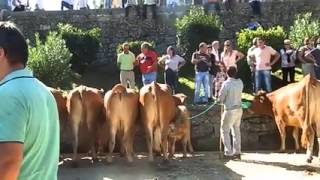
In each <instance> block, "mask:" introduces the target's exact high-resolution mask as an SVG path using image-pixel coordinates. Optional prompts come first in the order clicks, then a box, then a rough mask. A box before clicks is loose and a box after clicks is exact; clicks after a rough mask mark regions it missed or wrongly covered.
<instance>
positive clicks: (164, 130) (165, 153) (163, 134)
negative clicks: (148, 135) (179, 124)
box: [161, 125, 169, 161]
mask: <svg viewBox="0 0 320 180" xmlns="http://www.w3.org/2000/svg"><path fill="white" fill-rule="evenodd" d="M164 127H167V128H162V130H161V149H162V153H163V156H164V160H165V161H167V160H168V159H169V158H168V127H169V125H168V126H164Z"/></svg>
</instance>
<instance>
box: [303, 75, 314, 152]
mask: <svg viewBox="0 0 320 180" xmlns="http://www.w3.org/2000/svg"><path fill="white" fill-rule="evenodd" d="M309 78H311V77H309ZM306 83H307V84H306V86H305V96H304V104H305V116H304V117H305V119H304V124H303V127H302V135H301V145H302V147H304V148H307V145H308V143H310V142H309V136H310V131H312V127H311V122H310V121H311V120H310V107H309V106H310V93H311V92H310V83H311V82H310V80H309V81H307V82H306Z"/></svg>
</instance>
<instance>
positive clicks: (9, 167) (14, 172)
mask: <svg viewBox="0 0 320 180" xmlns="http://www.w3.org/2000/svg"><path fill="white" fill-rule="evenodd" d="M22 160H23V144H22V143H18V142H8V143H7V142H4V143H0V176H1V180H16V179H18V176H19V171H20V166H21V163H22Z"/></svg>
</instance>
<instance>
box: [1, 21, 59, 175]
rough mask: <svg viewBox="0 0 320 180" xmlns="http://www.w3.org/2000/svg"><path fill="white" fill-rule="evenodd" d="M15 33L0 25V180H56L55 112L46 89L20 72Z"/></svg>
mask: <svg viewBox="0 0 320 180" xmlns="http://www.w3.org/2000/svg"><path fill="white" fill-rule="evenodd" d="M27 61H28V46H27V43H26V41H25V38H24V37H23V35H22V33H21V32H20V30H19V29H17V28H16V27H15V25H14V24H12V23H10V22H0V179H1V180H15V179H19V180H56V179H57V171H58V160H59V121H58V110H57V105H56V103H55V99H54V97H53V95H52V94H51V93H50V92H49V91H48V90H47V89H46V86H45V85H44V84H43V83H41V82H40V81H39V80H37V79H36V78H34V77H33V76H32V73H31V72H30V71H28V70H26V69H25V66H26V63H27Z"/></svg>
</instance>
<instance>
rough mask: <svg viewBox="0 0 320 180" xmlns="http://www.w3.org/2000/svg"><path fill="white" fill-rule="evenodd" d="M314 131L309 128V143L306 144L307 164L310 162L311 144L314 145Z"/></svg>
mask: <svg viewBox="0 0 320 180" xmlns="http://www.w3.org/2000/svg"><path fill="white" fill-rule="evenodd" d="M314 133H315V132H314V130H313V128H311V130H310V136H309V140H308V141H309V143H308V144H307V153H306V155H307V163H311V162H312V159H313V157H312V155H313V144H314V135H315V134H314Z"/></svg>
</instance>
